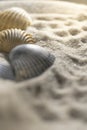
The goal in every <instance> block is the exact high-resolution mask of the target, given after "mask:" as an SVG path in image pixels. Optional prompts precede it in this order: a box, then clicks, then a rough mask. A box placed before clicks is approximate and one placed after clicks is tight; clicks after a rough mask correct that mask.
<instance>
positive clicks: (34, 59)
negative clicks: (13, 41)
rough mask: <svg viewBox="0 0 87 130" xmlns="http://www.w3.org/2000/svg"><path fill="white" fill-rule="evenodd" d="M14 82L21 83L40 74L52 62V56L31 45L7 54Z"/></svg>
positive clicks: (18, 47) (20, 46) (22, 46)
mask: <svg viewBox="0 0 87 130" xmlns="http://www.w3.org/2000/svg"><path fill="white" fill-rule="evenodd" d="M9 59H10V63H11V65H12V68H13V70H14V73H15V76H16V80H18V81H22V80H24V79H30V78H33V77H36V76H39V75H40V74H42V73H43V72H44V71H45V70H47V69H48V68H49V67H50V66H51V65H52V64H53V62H54V59H55V58H54V56H53V55H52V54H50V53H49V52H48V51H46V50H45V49H44V48H42V47H40V46H38V45H33V44H27V45H19V46H17V47H15V48H14V49H13V50H12V51H11V52H10V54H9Z"/></svg>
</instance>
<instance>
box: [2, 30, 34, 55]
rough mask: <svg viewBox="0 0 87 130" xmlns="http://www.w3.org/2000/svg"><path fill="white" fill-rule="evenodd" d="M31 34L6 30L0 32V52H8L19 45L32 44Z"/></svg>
mask: <svg viewBox="0 0 87 130" xmlns="http://www.w3.org/2000/svg"><path fill="white" fill-rule="evenodd" d="M34 42H35V41H34V39H33V37H32V35H31V34H28V33H26V32H25V31H22V30H20V29H7V30H4V31H1V32H0V51H1V52H9V51H10V50H11V49H12V48H14V47H15V46H17V45H20V44H28V43H34Z"/></svg>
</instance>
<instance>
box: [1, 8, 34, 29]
mask: <svg viewBox="0 0 87 130" xmlns="http://www.w3.org/2000/svg"><path fill="white" fill-rule="evenodd" d="M30 24H31V18H30V16H29V14H28V13H27V12H26V11H25V10H24V9H22V8H18V7H13V8H9V9H6V10H3V11H1V12H0V31H2V30H5V29H11V28H18V29H22V30H25V29H26V28H27V27H28V26H30Z"/></svg>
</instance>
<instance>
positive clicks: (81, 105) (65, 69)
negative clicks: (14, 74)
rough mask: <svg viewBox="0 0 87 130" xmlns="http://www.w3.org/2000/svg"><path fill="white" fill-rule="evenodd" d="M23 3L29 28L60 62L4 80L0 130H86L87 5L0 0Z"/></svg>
mask: <svg viewBox="0 0 87 130" xmlns="http://www.w3.org/2000/svg"><path fill="white" fill-rule="evenodd" d="M13 6H17V7H22V8H24V9H25V10H26V11H28V12H29V14H30V16H31V17H32V21H33V23H32V26H31V27H29V28H27V30H26V31H27V32H31V33H32V34H33V35H34V37H35V39H36V41H37V44H38V45H40V46H42V47H44V48H46V49H48V50H49V51H50V52H51V53H52V54H54V55H55V57H56V60H55V62H54V64H53V66H52V67H51V68H49V69H48V70H47V71H46V72H45V73H44V74H42V75H41V76H39V77H37V78H34V79H32V80H27V81H24V82H20V83H15V82H12V81H7V80H3V79H0V130H87V6H85V5H79V4H73V3H68V2H61V1H60V2H50V3H49V2H36V1H35V2H0V10H3V9H6V8H8V7H13Z"/></svg>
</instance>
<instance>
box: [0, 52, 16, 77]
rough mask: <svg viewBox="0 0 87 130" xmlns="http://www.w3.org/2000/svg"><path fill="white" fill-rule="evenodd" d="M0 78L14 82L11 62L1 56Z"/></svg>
mask: <svg viewBox="0 0 87 130" xmlns="http://www.w3.org/2000/svg"><path fill="white" fill-rule="evenodd" d="M0 78H3V79H10V80H14V74H13V71H12V68H11V65H10V64H9V62H8V61H7V60H6V59H5V57H4V55H3V54H0Z"/></svg>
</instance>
